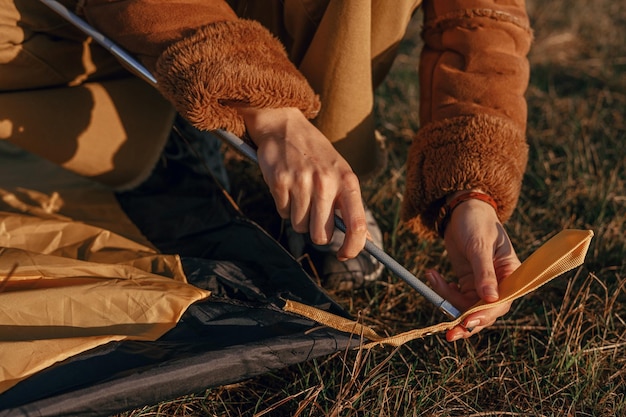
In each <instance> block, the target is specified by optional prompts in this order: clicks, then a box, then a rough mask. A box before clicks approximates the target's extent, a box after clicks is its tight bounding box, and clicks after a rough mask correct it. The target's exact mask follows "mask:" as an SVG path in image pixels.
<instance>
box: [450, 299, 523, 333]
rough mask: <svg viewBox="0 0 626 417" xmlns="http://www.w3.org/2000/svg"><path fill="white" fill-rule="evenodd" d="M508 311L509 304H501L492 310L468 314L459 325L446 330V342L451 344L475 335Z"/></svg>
mask: <svg viewBox="0 0 626 417" xmlns="http://www.w3.org/2000/svg"><path fill="white" fill-rule="evenodd" d="M510 309H511V303H502V304H499V305H497V306H494V307H493V308H490V309H487V310H483V311H478V312H476V313H473V314H470V315H469V316H467V317H466V318H465V320H463V323H462V324H461V325H459V326H455V327H454V328H452V329H450V330H448V332H447V333H446V340H448V341H449V342H453V341H455V340H458V339H461V338H468V337H470V336H472V335H475V334H476V333H478V332H480V331H481V330H482V329H484V328H486V327H489V326H491V325H493V324H494V323H495V322H496V320H497V319H498V318H500V317H502V316H504V315H505V314H506V313H508V312H509V310H510Z"/></svg>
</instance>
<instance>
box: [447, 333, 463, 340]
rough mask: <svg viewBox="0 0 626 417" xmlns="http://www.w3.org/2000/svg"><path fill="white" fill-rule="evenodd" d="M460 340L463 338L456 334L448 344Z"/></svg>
mask: <svg viewBox="0 0 626 417" xmlns="http://www.w3.org/2000/svg"><path fill="white" fill-rule="evenodd" d="M460 338H461V335H460V334H455V335H454V336H452V337H451V338H449V339H448V342H456V341H457V340H459V339H460Z"/></svg>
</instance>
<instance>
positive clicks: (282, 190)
mask: <svg viewBox="0 0 626 417" xmlns="http://www.w3.org/2000/svg"><path fill="white" fill-rule="evenodd" d="M261 168H265V167H264V166H263V165H261ZM268 170H269V172H271V175H266V172H267V171H268ZM261 172H262V173H263V177H264V179H265V182H266V183H267V185H268V187H269V189H270V193H271V194H272V198H273V199H274V204H275V205H276V210H277V211H278V214H279V215H280V217H282V218H283V219H288V218H290V216H291V200H290V197H289V189H290V187H291V176H290V175H288V174H287V173H286V172H284V171H279V170H273V169H271V168H266V169H262V170H261Z"/></svg>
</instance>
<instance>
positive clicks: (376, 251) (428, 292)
mask: <svg viewBox="0 0 626 417" xmlns="http://www.w3.org/2000/svg"><path fill="white" fill-rule="evenodd" d="M40 1H41V3H43V4H45V5H46V6H48V7H49V8H51V9H52V10H54V11H55V12H56V13H58V14H59V15H61V16H62V17H63V18H65V19H66V20H67V21H68V22H69V23H71V24H73V25H74V26H76V27H77V28H78V29H80V30H81V31H82V32H83V33H85V34H87V35H89V36H91V37H92V38H93V39H94V40H95V41H96V42H98V43H99V44H100V45H101V46H102V47H104V48H105V49H106V50H108V51H109V52H110V53H112V54H113V55H114V56H115V57H116V58H117V59H118V60H119V61H120V62H121V63H122V64H123V65H124V66H125V67H126V68H127V69H129V70H130V71H131V72H133V73H135V74H136V75H137V76H138V77H140V78H142V79H143V80H145V81H146V82H148V83H149V84H152V86H154V87H157V80H156V78H155V77H154V75H152V74H151V73H150V71H148V70H147V69H146V68H145V67H144V66H143V65H141V63H139V61H137V60H136V59H135V58H134V57H132V56H131V55H130V54H128V53H127V52H126V51H124V50H123V49H122V48H120V47H119V46H118V45H116V44H115V43H114V42H113V41H111V40H110V39H109V38H107V37H106V36H104V35H103V34H102V33H100V32H99V31H97V30H96V29H94V28H93V27H92V26H91V25H89V24H88V23H87V22H85V21H84V20H83V19H81V18H80V17H78V16H76V14H74V13H72V12H71V11H69V10H68V9H67V8H66V7H65V6H63V5H62V4H60V3H59V2H58V1H56V0H40ZM213 133H214V134H215V135H216V136H218V137H219V138H220V139H222V140H223V141H225V142H226V143H228V144H229V145H230V146H232V147H234V148H235V149H237V150H238V151H239V152H241V153H242V154H243V155H245V156H246V157H248V158H249V159H250V160H251V161H253V162H255V163H256V164H258V162H259V161H258V158H257V155H256V151H255V150H254V149H253V148H252V147H251V146H250V145H248V144H247V143H246V142H244V141H243V140H242V139H241V138H239V137H238V136H236V135H234V134H232V133H231V132H228V131H226V130H222V129H218V130H215V131H213ZM335 227H336V228H337V229H339V230H341V231H342V232H344V233H345V232H346V226H345V224H344V222H343V220H342V219H341V218H340V217H339V216H336V215H335ZM365 250H366V251H367V252H368V253H369V254H370V255H372V256H373V257H374V258H376V259H377V260H378V261H379V262H380V263H382V264H383V265H385V266H386V267H387V268H388V269H389V270H390V271H392V272H393V273H394V274H396V275H397V276H398V277H399V278H401V279H402V280H403V281H405V282H406V283H407V284H408V285H410V286H411V287H412V288H413V289H415V290H416V291H417V292H418V293H420V294H421V295H422V296H423V297H424V298H426V299H427V300H428V301H429V302H431V303H432V304H433V305H434V306H435V307H437V308H438V309H439V310H441V311H442V312H443V313H444V314H446V315H447V316H448V317H451V318H453V319H455V318H458V317H459V316H460V315H461V312H460V311H459V310H458V309H457V308H456V307H454V306H453V305H452V304H451V303H450V302H449V301H447V300H446V299H444V298H443V297H441V296H440V295H439V294H437V293H436V292H435V291H433V290H432V289H431V288H430V287H429V286H427V285H426V284H424V283H423V282H422V281H420V280H419V279H418V278H417V277H416V276H415V275H413V274H412V273H411V272H409V271H408V270H407V269H406V268H404V267H403V266H402V265H400V264H399V263H398V262H397V261H396V260H395V259H393V258H392V257H391V256H389V255H388V254H387V253H385V252H384V251H383V250H382V249H381V248H379V247H378V246H376V245H375V244H374V243H373V242H372V241H370V240H367V241H366V242H365Z"/></svg>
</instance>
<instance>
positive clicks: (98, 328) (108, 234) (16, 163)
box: [0, 149, 210, 392]
mask: <svg viewBox="0 0 626 417" xmlns="http://www.w3.org/2000/svg"><path fill="white" fill-rule="evenodd" d="M7 152H8V153H9V154H8V155H7ZM0 159H1V161H2V163H1V165H0V198H1V200H0V392H3V391H5V390H7V389H9V388H10V387H12V386H13V385H15V384H16V383H17V382H19V381H20V380H22V379H24V378H27V377H28V376H30V375H32V374H34V373H36V372H38V371H40V370H42V369H45V368H46V367H48V366H50V365H52V364H54V363H56V362H58V361H62V360H64V359H66V358H69V357H71V356H73V355H75V354H77V353H80V352H83V351H85V350H88V349H91V348H93V347H96V346H99V345H102V344H104V343H107V342H110V341H116V340H124V339H135V340H154V339H157V338H158V337H160V336H161V335H163V334H164V333H165V332H167V331H168V330H170V329H171V328H172V327H174V326H175V324H176V323H177V322H178V320H179V319H180V317H181V315H182V314H183V313H184V311H185V310H186V309H187V307H188V306H189V305H190V304H192V303H194V302H196V301H198V300H201V299H204V298H206V297H208V296H209V295H210V294H209V292H208V291H205V290H201V289H199V288H196V287H194V286H191V285H189V284H187V282H186V278H185V275H184V272H183V270H182V266H181V263H180V259H179V257H178V256H177V255H164V254H160V253H158V251H157V250H156V249H155V248H154V247H152V246H151V245H150V244H149V243H148V241H147V240H146V239H145V237H143V236H142V234H141V233H140V232H139V230H138V229H137V228H136V227H135V226H134V225H133V224H132V222H131V221H130V220H129V219H128V218H127V217H126V215H125V214H124V213H123V211H122V210H121V208H120V207H119V204H118V203H117V201H116V199H115V197H114V195H113V193H112V192H111V191H110V190H109V189H108V188H106V187H103V186H100V185H98V184H96V183H93V182H91V181H88V180H84V179H82V178H79V177H76V176H73V174H70V173H68V172H65V171H63V170H61V169H59V168H58V167H56V166H52V164H49V163H47V162H45V161H43V160H39V158H36V157H34V156H32V155H29V154H26V153H21V152H18V151H15V150H10V151H8V150H4V149H0ZM31 187H32V188H31Z"/></svg>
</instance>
